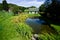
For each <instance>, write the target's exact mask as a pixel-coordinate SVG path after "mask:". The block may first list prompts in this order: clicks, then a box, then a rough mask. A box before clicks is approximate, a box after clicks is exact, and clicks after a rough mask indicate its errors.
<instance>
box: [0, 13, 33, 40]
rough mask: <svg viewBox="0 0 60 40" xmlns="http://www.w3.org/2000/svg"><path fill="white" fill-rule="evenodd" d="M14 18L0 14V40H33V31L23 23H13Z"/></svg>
mask: <svg viewBox="0 0 60 40" xmlns="http://www.w3.org/2000/svg"><path fill="white" fill-rule="evenodd" d="M14 17H15V16H13V15H12V13H11V14H10V13H8V12H0V40H31V35H32V29H31V28H30V27H29V26H28V25H26V24H25V23H23V22H16V21H15V20H14V21H12V20H13V19H14ZM16 18H17V17H16ZM17 20H18V19H17ZM18 21H19V20H18Z"/></svg>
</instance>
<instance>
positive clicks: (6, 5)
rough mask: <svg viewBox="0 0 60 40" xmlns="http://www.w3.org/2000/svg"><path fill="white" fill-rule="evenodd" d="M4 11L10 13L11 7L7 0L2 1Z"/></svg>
mask: <svg viewBox="0 0 60 40" xmlns="http://www.w3.org/2000/svg"><path fill="white" fill-rule="evenodd" d="M2 6H3V10H5V11H8V9H9V7H8V4H7V1H6V0H3V1H2Z"/></svg>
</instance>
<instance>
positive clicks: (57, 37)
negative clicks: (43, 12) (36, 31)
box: [39, 33, 60, 40]
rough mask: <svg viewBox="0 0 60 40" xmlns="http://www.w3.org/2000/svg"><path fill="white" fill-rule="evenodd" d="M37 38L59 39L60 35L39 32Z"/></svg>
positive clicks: (43, 39) (44, 39)
mask: <svg viewBox="0 0 60 40" xmlns="http://www.w3.org/2000/svg"><path fill="white" fill-rule="evenodd" d="M39 40H60V35H54V34H52V33H50V34H48V33H44V34H40V36H39Z"/></svg>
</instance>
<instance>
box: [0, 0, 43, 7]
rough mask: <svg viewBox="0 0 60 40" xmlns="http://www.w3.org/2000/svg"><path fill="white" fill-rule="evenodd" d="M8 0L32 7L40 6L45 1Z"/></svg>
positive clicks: (8, 0)
mask: <svg viewBox="0 0 60 40" xmlns="http://www.w3.org/2000/svg"><path fill="white" fill-rule="evenodd" d="M1 2H2V0H0V3H1ZM7 2H8V3H13V4H16V5H19V6H24V7H30V6H36V7H39V6H40V5H41V4H43V3H44V0H7Z"/></svg>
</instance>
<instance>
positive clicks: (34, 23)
mask: <svg viewBox="0 0 60 40" xmlns="http://www.w3.org/2000/svg"><path fill="white" fill-rule="evenodd" d="M26 23H27V24H28V25H29V26H30V27H32V29H33V30H34V31H35V32H36V33H38V32H39V31H40V28H41V26H42V25H43V24H44V23H46V22H45V21H44V20H42V19H39V18H34V19H32V18H28V19H27V20H26Z"/></svg>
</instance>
